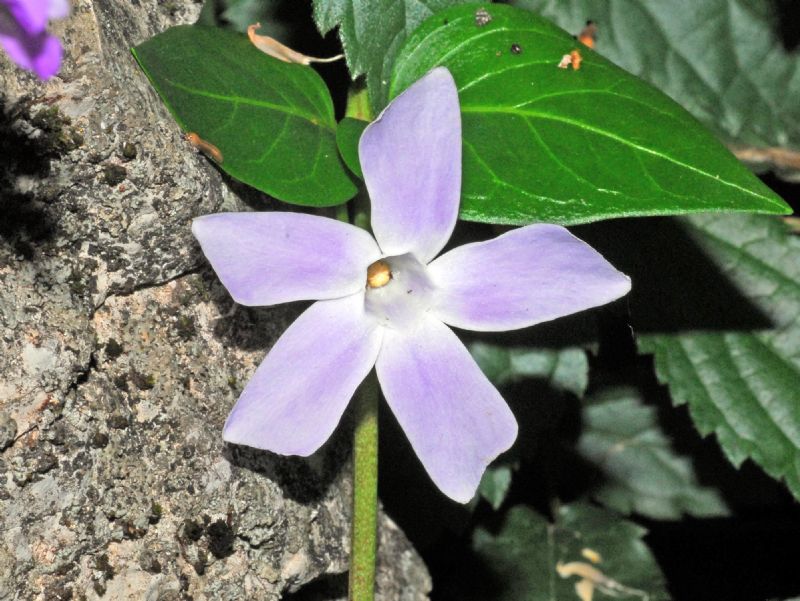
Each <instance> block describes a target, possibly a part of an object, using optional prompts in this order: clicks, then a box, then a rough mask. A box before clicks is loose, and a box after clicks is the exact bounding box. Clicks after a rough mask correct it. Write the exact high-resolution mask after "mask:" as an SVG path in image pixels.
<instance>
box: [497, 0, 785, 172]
mask: <svg viewBox="0 0 800 601" xmlns="http://www.w3.org/2000/svg"><path fill="white" fill-rule="evenodd" d="M512 3H513V4H515V5H517V6H520V7H523V8H528V9H530V10H533V11H536V12H537V13H539V14H541V15H543V16H545V17H548V18H550V19H552V20H553V21H555V22H556V23H557V24H558V25H560V26H561V27H563V28H564V29H566V30H567V31H571V32H573V33H577V32H578V31H580V29H581V28H582V27H583V25H584V23H585V22H586V20H587V19H592V20H594V21H595V22H596V23H597V24H598V27H599V37H598V40H597V46H596V49H597V50H598V52H599V53H600V54H602V55H603V56H606V57H608V58H609V59H610V60H612V61H614V62H615V63H616V64H618V65H619V66H620V67H622V68H624V69H627V70H628V71H630V72H631V73H634V74H636V75H638V76H640V77H642V78H643V79H646V80H647V81H650V82H651V83H653V84H654V85H655V86H656V87H658V88H659V89H661V90H663V91H664V92H666V93H667V94H669V95H670V96H672V97H673V98H674V99H675V100H677V101H678V102H679V103H681V104H682V105H683V106H684V107H686V109H688V110H689V112H691V113H692V114H693V115H694V116H695V117H697V118H698V119H700V120H701V121H702V122H703V123H705V124H706V125H707V126H708V127H711V128H712V129H714V130H715V131H717V132H718V133H719V134H720V135H721V136H722V137H723V138H724V139H727V140H730V141H733V142H736V143H737V146H746V147H757V148H759V147H766V148H764V149H763V150H762V151H761V152H755V149H751V152H748V153H745V152H743V150H744V149H741V150H740V152H741V156H742V157H743V158H745V159H746V158H747V157H748V156H749V157H751V160H753V162H755V163H761V162H764V163H766V164H771V165H772V166H774V167H777V169H778V171H779V173H784V174H785V175H787V176H789V177H791V178H792V179H795V180H796V179H798V178H800V102H797V98H798V97H800V54H799V53H798V51H797V49H795V50H793V51H787V50H786V48H785V47H784V45H783V43H782V41H781V39H780V36H779V33H780V27H781V23H780V22H779V21H780V19H781V16H780V15H779V13H778V11H777V10H776V9H777V6H776V3H774V2H769V1H768V0H698V1H697V2H692V4H691V6H686V7H683V9H681V10H675V6H674V5H671V4H670V3H668V2H649V1H647V0H616V1H614V2H596V1H594V0H514V2H512ZM784 18H785V20H786V23H789V22H791V18H790V17H786V16H784ZM784 25H785V24H784ZM774 147H786V148H789V149H794V151H793V152H789V153H780V152H770V150H779V149H775V148H774ZM759 157H761V158H759Z"/></svg>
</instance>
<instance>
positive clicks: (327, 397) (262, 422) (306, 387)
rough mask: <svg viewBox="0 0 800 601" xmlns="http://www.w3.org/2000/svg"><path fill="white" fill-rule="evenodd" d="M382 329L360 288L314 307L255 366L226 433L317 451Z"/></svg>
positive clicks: (239, 439)
mask: <svg viewBox="0 0 800 601" xmlns="http://www.w3.org/2000/svg"><path fill="white" fill-rule="evenodd" d="M382 333H383V328H382V327H380V326H378V325H377V324H376V322H375V321H374V320H371V319H369V318H367V317H366V316H365V315H364V295H363V293H360V294H354V295H351V296H348V297H346V298H338V299H335V300H328V301H319V302H316V303H314V304H313V305H311V306H310V307H309V308H308V309H307V310H306V311H305V312H304V313H303V314H302V315H301V316H300V317H298V318H297V320H296V321H295V322H294V323H293V324H292V325H291V326H290V327H289V329H288V330H286V332H284V334H283V336H281V337H280V339H279V340H278V342H276V343H275V346H273V347H272V350H270V352H269V354H267V356H266V358H265V359H264V361H263V363H261V365H260V366H259V368H258V369H257V370H256V373H255V375H254V376H253V378H252V379H251V380H250V382H249V383H248V384H247V386H246V387H245V389H244V392H242V395H241V396H240V397H239V400H238V401H237V402H236V405H235V406H234V408H233V411H231V414H230V416H229V417H228V420H227V421H226V422H225V429H224V432H223V437H224V439H225V440H227V441H228V442H233V443H236V444H243V445H247V446H250V447H256V448H258V449H266V450H268V451H273V452H275V453H280V454H282V455H303V456H307V455H310V454H311V453H313V452H314V451H316V450H317V449H318V448H319V447H320V446H322V444H323V443H324V442H325V441H326V440H328V437H329V436H330V435H331V433H332V432H333V430H334V429H335V428H336V425H337V424H338V423H339V420H340V419H341V417H342V413H343V412H344V409H345V407H346V406H347V403H348V402H349V401H350V398H351V397H352V396H353V393H354V392H355V390H356V388H357V387H358V385H359V384H360V383H361V381H362V380H363V379H364V377H366V375H367V374H368V373H369V370H371V369H372V366H373V365H374V364H375V358H376V357H377V356H378V350H379V349H380V346H381V338H382Z"/></svg>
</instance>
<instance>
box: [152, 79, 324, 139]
mask: <svg viewBox="0 0 800 601" xmlns="http://www.w3.org/2000/svg"><path fill="white" fill-rule="evenodd" d="M164 82H165V83H166V84H167V85H170V86H172V87H174V88H177V89H179V90H182V91H183V92H186V93H187V94H190V95H194V96H201V97H203V98H210V99H212V100H218V101H221V102H228V103H233V104H244V105H248V106H255V107H259V108H263V109H268V110H273V111H276V112H278V113H284V114H287V115H292V116H294V117H298V118H300V119H303V120H305V121H308V122H309V123H310V124H311V125H313V126H315V127H319V128H322V129H326V130H328V131H330V132H335V131H336V130H335V128H334V127H332V126H330V125H328V124H327V123H325V122H324V118H323V117H322V116H319V115H313V114H311V113H307V112H305V111H301V110H298V109H295V108H292V107H290V106H283V105H280V104H274V103H272V102H267V101H266V100H259V99H257V98H245V97H243V96H226V95H224V94H217V93H215V92H209V91H206V90H199V89H197V88H193V87H191V86H187V85H186V84H183V83H179V82H176V81H173V80H171V79H166V78H164Z"/></svg>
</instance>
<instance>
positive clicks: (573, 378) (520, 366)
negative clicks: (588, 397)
mask: <svg viewBox="0 0 800 601" xmlns="http://www.w3.org/2000/svg"><path fill="white" fill-rule="evenodd" d="M469 352H470V353H471V354H472V358H473V359H475V361H476V362H477V363H478V365H479V366H480V368H481V370H482V371H483V373H484V374H486V377H487V378H489V379H490V380H491V381H492V383H494V384H495V386H503V385H505V384H510V383H512V382H517V381H519V380H523V379H527V378H540V379H544V380H547V381H548V383H549V384H550V385H551V386H553V387H554V388H556V389H559V390H565V391H567V392H571V393H573V394H574V395H575V396H578V397H582V396H583V393H584V392H585V391H586V385H587V382H588V379H589V362H588V361H587V359H586V353H585V351H584V350H583V349H580V348H565V349H558V350H555V349H545V348H525V347H511V348H509V347H506V346H499V345H494V344H487V343H485V342H474V343H472V344H470V345H469Z"/></svg>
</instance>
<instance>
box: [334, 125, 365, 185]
mask: <svg viewBox="0 0 800 601" xmlns="http://www.w3.org/2000/svg"><path fill="white" fill-rule="evenodd" d="M367 125H369V123H367V122H366V121H361V120H360V119H352V118H350V117H345V118H344V119H342V120H341V121H339V126H338V127H337V128H336V145H337V146H338V147H339V154H341V155H342V160H344V163H345V165H347V168H348V169H350V171H352V172H353V173H355V174H356V175H357V176H358V177H360V178H361V179H364V174H363V173H362V172H361V161H360V160H359V159H358V141H359V140H360V139H361V134H363V133H364V130H365V129H366V127H367Z"/></svg>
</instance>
